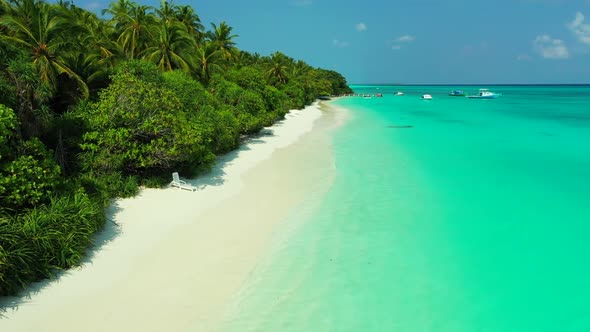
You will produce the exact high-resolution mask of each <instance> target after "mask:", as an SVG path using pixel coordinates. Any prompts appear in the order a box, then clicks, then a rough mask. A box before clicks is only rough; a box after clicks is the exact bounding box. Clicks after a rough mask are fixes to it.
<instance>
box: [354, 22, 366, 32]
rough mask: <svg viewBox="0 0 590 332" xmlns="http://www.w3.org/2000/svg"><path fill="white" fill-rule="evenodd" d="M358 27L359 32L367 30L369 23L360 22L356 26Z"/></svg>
mask: <svg viewBox="0 0 590 332" xmlns="http://www.w3.org/2000/svg"><path fill="white" fill-rule="evenodd" d="M354 27H355V28H356V31H358V32H363V31H365V30H367V25H366V24H365V23H362V22H361V23H358V24H357V25H355V26H354Z"/></svg>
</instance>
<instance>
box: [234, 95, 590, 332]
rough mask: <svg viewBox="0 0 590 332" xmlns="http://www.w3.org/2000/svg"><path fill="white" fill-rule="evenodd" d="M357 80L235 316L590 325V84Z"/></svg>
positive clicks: (452, 326) (450, 326)
mask: <svg viewBox="0 0 590 332" xmlns="http://www.w3.org/2000/svg"><path fill="white" fill-rule="evenodd" d="M353 88H354V90H355V91H356V92H359V93H383V95H384V96H383V98H371V99H364V98H361V97H348V98H344V99H340V100H338V101H336V102H335V104H336V105H337V106H340V107H343V108H346V109H348V110H349V112H350V119H349V120H348V121H347V122H346V124H345V125H343V126H342V127H340V128H339V129H337V130H336V131H335V132H334V135H333V140H332V144H333V149H334V156H335V165H336V176H335V180H334V183H333V185H332V187H331V189H330V190H329V191H328V192H327V193H325V194H322V195H321V196H319V197H318V196H317V195H315V196H314V195H310V199H309V200H308V201H307V202H306V203H305V204H304V205H302V206H299V207H297V209H295V210H293V211H291V215H290V217H289V218H288V220H285V222H284V223H283V224H285V225H291V226H285V227H286V228H289V227H290V229H289V230H288V231H285V232H284V233H285V234H286V235H283V236H280V237H279V240H278V241H277V243H278V244H277V245H276V246H274V247H273V248H274V250H273V252H272V253H270V254H269V257H267V258H266V259H265V261H264V263H263V264H261V266H259V267H258V268H257V269H256V271H254V273H253V274H252V276H251V278H250V280H249V281H248V283H247V284H246V285H244V288H243V290H242V292H241V294H240V299H239V301H238V303H237V305H236V308H234V310H233V313H232V315H231V316H230V317H229V319H228V324H226V325H227V326H226V329H227V330H229V331H400V332H420V331H445V332H473V331H503V332H506V331H537V332H541V331H562V332H563V331H590V86H488V88H490V90H492V91H494V92H499V93H502V94H503V96H502V97H500V98H499V99H496V100H474V99H467V98H461V97H450V96H447V94H448V92H450V91H451V90H454V89H456V88H460V89H463V90H465V91H466V92H469V93H476V92H477V89H478V88H480V87H475V86H473V87H471V86H465V87H454V86H354V87H353ZM395 91H403V92H404V93H405V95H404V96H394V95H393V93H394V92H395ZM424 93H429V94H431V95H432V96H433V100H430V101H426V100H421V99H420V96H421V95H422V94H424ZM396 126H401V127H396ZM405 126H411V127H405ZM310 162H313V161H310Z"/></svg>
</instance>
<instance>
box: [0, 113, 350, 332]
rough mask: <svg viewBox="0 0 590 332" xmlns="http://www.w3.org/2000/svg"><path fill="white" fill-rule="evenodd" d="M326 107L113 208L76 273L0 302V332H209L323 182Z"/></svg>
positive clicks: (328, 123) (289, 119)
mask: <svg viewBox="0 0 590 332" xmlns="http://www.w3.org/2000/svg"><path fill="white" fill-rule="evenodd" d="M326 107H327V106H325V105H320V104H317V103H316V104H314V105H311V106H309V107H307V108H305V109H304V110H294V111H291V112H289V113H288V114H287V115H286V119H285V120H283V121H280V122H279V123H277V124H275V125H274V126H272V127H269V128H266V129H264V130H263V131H262V133H261V134H260V135H259V136H256V137H252V138H249V139H248V141H247V142H246V143H245V144H243V145H242V146H241V148H240V149H238V150H236V151H233V152H230V153H228V154H227V155H224V156H221V157H219V159H218V162H217V164H216V166H215V167H214V168H213V169H212V170H211V171H210V172H209V173H207V174H205V175H203V176H200V177H199V178H197V179H194V180H188V182H190V183H191V184H193V185H195V186H197V187H198V188H199V189H198V190H197V191H195V192H190V191H184V190H179V189H175V188H168V189H144V190H142V191H141V193H140V194H139V195H138V196H136V197H134V198H130V199H120V200H117V201H116V202H115V203H114V204H113V205H112V206H111V207H110V208H109V209H108V214H109V216H110V217H111V219H112V221H113V222H112V223H108V225H107V227H106V229H105V230H104V231H103V232H101V233H100V234H99V236H98V241H97V242H98V243H97V248H96V249H95V250H94V251H93V253H92V254H91V256H90V257H89V258H88V259H87V261H86V263H85V264H83V266H82V267H80V268H76V269H72V270H70V271H67V272H65V273H63V274H62V275H61V276H60V277H59V278H57V279H56V280H52V281H44V282H41V283H36V284H34V285H32V286H31V287H30V289H29V290H27V292H26V293H25V294H24V295H23V296H21V297H9V298H3V299H2V300H0V308H2V310H3V313H2V318H0V330H2V331H12V332H20V331H60V332H66V331H210V330H215V328H216V326H217V324H218V323H219V319H220V317H222V315H223V313H224V311H225V310H226V308H227V307H228V305H229V302H231V297H232V294H234V293H235V292H236V291H237V290H238V289H239V287H240V285H242V284H243V283H244V281H245V280H246V278H247V277H248V274H249V273H250V271H252V269H253V268H254V267H255V266H256V262H257V259H258V258H259V257H260V255H262V254H263V253H264V250H265V247H266V246H267V245H268V243H269V240H270V239H271V238H272V234H273V232H274V231H276V230H277V229H276V228H277V225H278V224H280V221H281V219H282V218H283V217H284V216H285V214H286V213H287V212H288V211H289V209H291V208H293V207H295V206H296V205H297V204H298V203H299V202H301V200H302V199H304V198H305V196H306V193H307V192H308V191H309V190H327V188H328V187H329V185H330V183H331V181H332V177H333V156H332V154H331V150H330V139H329V134H328V129H330V128H334V127H335V126H336V125H337V124H338V121H335V119H336V118H337V116H336V115H334V114H335V113H337V112H333V111H334V110H333V109H332V110H331V111H328V112H327V111H326ZM322 109H323V110H322ZM327 114H331V115H327ZM312 129H313V130H312ZM271 156H272V157H271Z"/></svg>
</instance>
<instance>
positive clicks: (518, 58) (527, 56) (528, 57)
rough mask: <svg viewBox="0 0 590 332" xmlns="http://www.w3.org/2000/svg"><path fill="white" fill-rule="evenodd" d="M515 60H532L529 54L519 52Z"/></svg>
mask: <svg viewBox="0 0 590 332" xmlns="http://www.w3.org/2000/svg"><path fill="white" fill-rule="evenodd" d="M516 60H518V61H531V60H533V58H531V56H530V55H528V54H519V55H518V56H517V57H516Z"/></svg>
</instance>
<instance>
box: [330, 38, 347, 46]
mask: <svg viewBox="0 0 590 332" xmlns="http://www.w3.org/2000/svg"><path fill="white" fill-rule="evenodd" d="M332 45H334V46H336V47H339V48H343V47H348V46H350V44H349V43H348V42H347V41H343V40H338V39H334V40H332Z"/></svg>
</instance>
